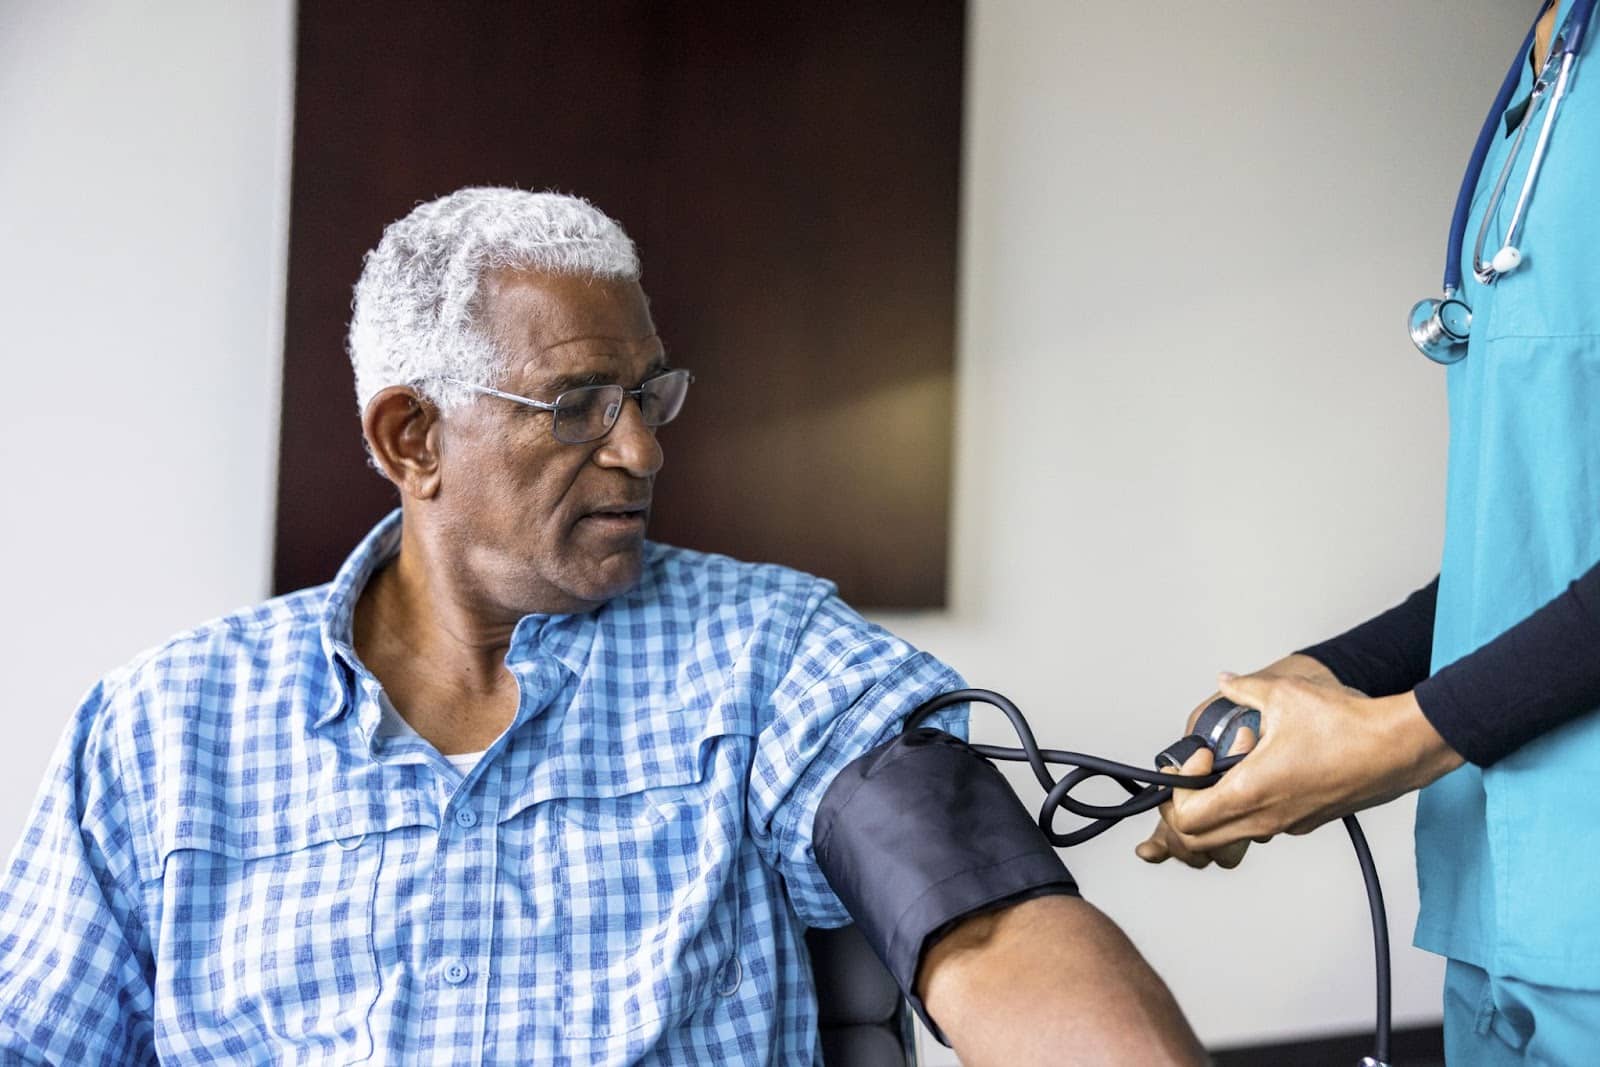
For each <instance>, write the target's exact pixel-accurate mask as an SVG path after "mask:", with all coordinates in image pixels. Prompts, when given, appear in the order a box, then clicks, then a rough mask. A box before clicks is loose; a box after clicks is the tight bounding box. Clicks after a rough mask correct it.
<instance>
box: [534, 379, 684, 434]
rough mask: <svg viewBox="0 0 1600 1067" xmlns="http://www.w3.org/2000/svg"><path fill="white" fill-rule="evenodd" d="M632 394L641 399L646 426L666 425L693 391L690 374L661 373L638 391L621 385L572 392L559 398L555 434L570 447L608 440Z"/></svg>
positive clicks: (641, 408) (586, 388)
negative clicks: (690, 386)
mask: <svg viewBox="0 0 1600 1067" xmlns="http://www.w3.org/2000/svg"><path fill="white" fill-rule="evenodd" d="M630 392H637V393H638V396H639V411H640V413H641V414H642V415H643V416H644V424H645V425H646V426H650V427H655V426H664V425H666V424H667V423H669V422H671V421H672V420H673V419H675V418H677V417H678V412H680V411H682V410H683V398H684V397H685V396H686V395H687V394H688V392H689V372H688V371H686V370H675V371H668V372H667V373H666V374H659V375H657V376H656V377H654V378H651V379H650V380H649V381H647V382H645V383H644V384H643V385H641V386H639V388H638V389H637V390H628V389H624V388H623V387H622V386H620V385H586V386H582V387H581V388H578V389H569V390H567V391H566V392H565V393H562V394H561V395H560V396H558V397H557V398H556V409H555V427H554V429H555V435H556V439H557V440H559V441H563V442H565V443H567V444H574V445H576V444H583V443H584V442H587V441H593V440H596V439H597V438H601V437H604V436H605V435H606V434H607V433H609V432H610V430H611V427H612V426H614V425H616V422H617V418H618V417H619V416H620V415H621V414H622V405H623V403H624V402H625V401H626V400H627V397H628V394H629V393H630Z"/></svg>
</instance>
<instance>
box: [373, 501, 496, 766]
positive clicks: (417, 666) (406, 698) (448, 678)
mask: <svg viewBox="0 0 1600 1067" xmlns="http://www.w3.org/2000/svg"><path fill="white" fill-rule="evenodd" d="M426 555H427V548H426V545H424V544H420V543H418V542H417V541H416V540H414V539H413V537H412V536H411V533H410V531H409V530H405V531H403V532H402V535H401V547H400V554H399V555H398V556H397V557H396V558H395V559H394V560H393V561H392V562H391V563H390V564H389V565H388V566H386V567H384V568H383V569H381V570H379V571H377V572H376V573H374V574H373V576H372V578H371V579H370V580H368V582H367V585H366V588H365V589H363V590H362V591H361V594H360V596H359V598H358V599H357V601H356V608H355V613H354V615H355V618H354V626H353V629H354V633H353V634H352V637H353V640H354V644H355V651H356V655H357V656H358V657H360V659H361V662H362V663H363V664H365V665H366V667H367V669H368V670H370V671H371V672H372V673H373V675H374V676H375V677H376V678H377V679H378V681H379V683H380V684H381V685H382V686H383V688H384V692H385V693H386V694H387V695H388V697H389V700H390V702H391V703H392V704H393V705H394V706H395V709H396V710H397V711H399V713H400V715H401V717H402V718H404V719H405V720H406V721H407V722H408V723H410V724H411V726H412V728H413V729H415V730H416V731H417V732H418V733H420V734H421V735H422V736H423V737H425V738H427V739H428V740H429V741H431V742H432V743H433V744H434V745H435V747H437V748H438V749H439V751H440V752H443V753H446V754H449V753H453V752H471V751H476V750H478V749H481V748H484V747H485V746H486V745H487V744H489V743H490V742H491V741H493V739H494V738H495V737H496V736H498V735H499V734H500V732H501V731H502V730H504V729H505V727H506V725H507V724H508V723H509V722H510V721H511V717H512V716H513V715H514V714H515V712H516V707H517V685H516V679H515V678H514V677H513V676H512V674H511V673H510V672H509V671H507V670H506V669H505V654H506V649H507V648H508V647H510V644H511V635H512V632H513V631H514V630H515V628H516V624H517V621H518V620H517V619H516V618H512V617H510V616H511V613H509V612H494V611H490V610H486V609H484V608H483V607H482V606H481V605H477V604H475V603H473V601H472V599H471V598H470V597H469V596H468V595H467V594H466V592H465V591H463V590H459V589H453V588H450V587H448V586H445V585H442V584H441V582H440V581H439V580H438V578H437V576H439V575H448V574H450V573H453V569H452V568H448V567H442V566H433V565H430V564H429V562H428V561H427V560H426V559H425V556H426Z"/></svg>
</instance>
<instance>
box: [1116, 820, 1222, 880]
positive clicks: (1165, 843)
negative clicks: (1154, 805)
mask: <svg viewBox="0 0 1600 1067" xmlns="http://www.w3.org/2000/svg"><path fill="white" fill-rule="evenodd" d="M1133 853H1134V855H1136V856H1138V857H1139V858H1140V859H1142V860H1144V861H1145V862H1146V863H1164V862H1166V861H1167V860H1169V859H1175V860H1177V861H1178V862H1179V863H1182V864H1185V865H1186V866H1189V867H1193V868H1195V869H1196V870H1199V869H1200V868H1202V867H1205V866H1206V865H1208V864H1209V863H1210V862H1211V857H1210V856H1207V855H1206V854H1205V853H1204V852H1194V851H1192V850H1190V849H1188V848H1185V847H1184V845H1183V842H1181V841H1179V840H1178V838H1177V835H1176V834H1174V833H1173V832H1172V830H1171V828H1170V827H1168V826H1167V824H1166V823H1164V822H1158V823H1156V828H1155V831H1154V832H1153V833H1151V835H1150V836H1149V837H1148V838H1147V839H1145V840H1144V841H1141V842H1140V843H1139V845H1138V846H1137V847H1136V848H1135V849H1134V850H1133Z"/></svg>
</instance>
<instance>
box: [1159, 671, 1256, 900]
mask: <svg viewBox="0 0 1600 1067" xmlns="http://www.w3.org/2000/svg"><path fill="white" fill-rule="evenodd" d="M1214 699H1216V698H1215V697H1212V698H1210V699H1208V700H1207V701H1206V704H1209V703H1211V700H1214ZM1204 707H1205V704H1202V705H1201V706H1200V707H1199V708H1196V709H1195V712H1194V714H1193V715H1191V716H1189V729H1190V730H1193V728H1194V721H1195V719H1196V718H1197V717H1198V716H1199V714H1200V711H1201V710H1202V709H1203V708H1204ZM1255 744H1256V735H1255V731H1254V730H1251V729H1250V728H1249V727H1245V728H1244V729H1242V730H1240V731H1239V732H1238V734H1236V735H1235V736H1234V739H1233V747H1232V748H1231V749H1230V750H1229V751H1228V753H1227V754H1228V755H1230V756H1239V755H1243V754H1244V753H1246V752H1249V751H1250V750H1251V749H1253V748H1254V747H1255ZM1212 762H1213V761H1212V758H1211V750H1210V749H1209V748H1204V747H1202V748H1201V749H1200V750H1199V751H1198V752H1196V753H1195V754H1194V755H1192V756H1190V757H1189V759H1188V761H1187V762H1186V763H1184V765H1183V766H1182V768H1180V769H1179V770H1178V771H1177V772H1175V773H1177V774H1182V775H1185V776H1191V777H1193V776H1198V775H1204V774H1210V773H1211V765H1212ZM1179 792H1182V790H1177V789H1175V790H1173V794H1174V795H1176V794H1177V793H1179ZM1171 814H1172V801H1170V800H1168V801H1167V802H1166V803H1165V804H1163V805H1161V818H1160V820H1159V821H1158V822H1157V823H1156V828H1155V830H1154V831H1152V832H1151V834H1150V836H1149V838H1147V839H1146V840H1144V841H1142V842H1140V844H1139V846H1138V847H1137V848H1135V849H1134V850H1133V851H1134V854H1135V855H1136V856H1138V857H1139V858H1140V859H1142V860H1144V861H1145V862H1146V863H1163V862H1165V861H1166V860H1168V859H1175V860H1178V861H1180V862H1182V863H1186V864H1188V865H1189V866H1191V867H1193V868H1195V869H1196V870H1199V869H1200V868H1202V867H1206V866H1209V865H1210V864H1212V863H1213V862H1214V863H1216V865H1217V866H1218V867H1223V868H1226V869H1227V870H1232V869H1233V868H1235V867H1237V866H1239V864H1240V863H1242V862H1244V854H1245V850H1246V849H1248V848H1249V847H1250V842H1248V841H1238V842H1235V843H1234V844H1231V845H1224V846H1222V847H1221V848H1218V849H1212V850H1210V851H1200V850H1197V849H1190V848H1188V847H1186V846H1185V845H1184V843H1183V841H1182V839H1181V838H1180V837H1179V836H1178V833H1177V831H1175V830H1174V829H1172V827H1171V826H1170V825H1169V819H1170V816H1171ZM1259 840H1261V841H1262V842H1266V841H1269V840H1271V838H1270V837H1262V838H1260V839H1259Z"/></svg>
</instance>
